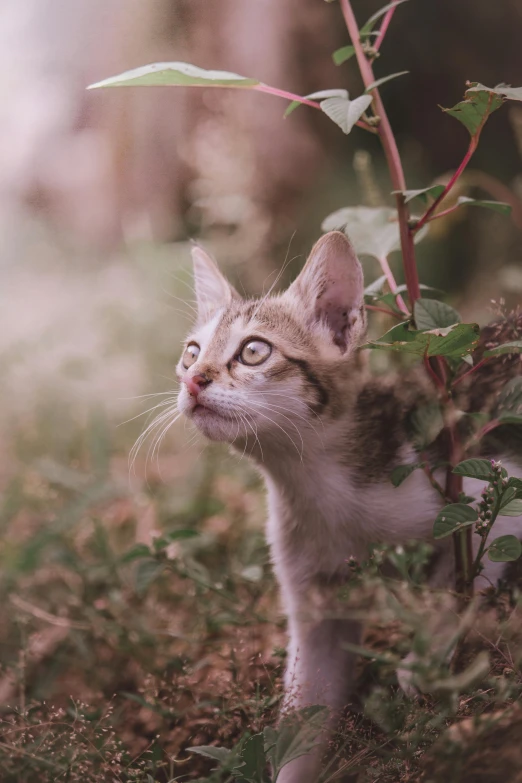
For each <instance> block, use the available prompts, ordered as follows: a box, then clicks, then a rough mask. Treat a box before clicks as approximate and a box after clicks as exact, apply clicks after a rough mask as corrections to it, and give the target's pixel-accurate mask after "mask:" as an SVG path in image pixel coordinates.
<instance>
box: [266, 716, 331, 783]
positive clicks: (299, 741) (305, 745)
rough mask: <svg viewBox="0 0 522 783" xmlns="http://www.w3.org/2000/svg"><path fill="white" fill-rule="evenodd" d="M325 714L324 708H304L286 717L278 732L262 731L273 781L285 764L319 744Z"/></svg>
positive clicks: (268, 729) (273, 730) (267, 729)
mask: <svg viewBox="0 0 522 783" xmlns="http://www.w3.org/2000/svg"><path fill="white" fill-rule="evenodd" d="M328 713H329V711H328V709H327V708H326V707H321V706H317V705H316V706H313V707H305V708H304V709H302V710H299V712H296V713H291V714H290V715H287V716H285V717H284V718H283V720H282V721H281V722H280V724H279V726H278V727H277V729H273V728H272V727H270V726H267V727H266V728H265V730H264V732H263V733H264V738H265V753H266V756H267V758H268V760H269V761H270V763H271V765H272V770H273V774H274V780H275V781H277V776H278V775H279V772H280V771H281V770H282V768H283V767H284V766H286V764H289V763H290V762H291V761H293V760H294V759H297V758H299V757H300V756H304V755H306V754H307V753H309V752H310V751H311V750H312V749H313V748H314V747H315V746H316V745H317V744H318V743H319V742H320V735H321V733H322V732H323V731H324V728H325V725H326V722H327V718H328Z"/></svg>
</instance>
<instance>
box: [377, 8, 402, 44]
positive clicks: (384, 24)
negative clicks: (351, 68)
mask: <svg viewBox="0 0 522 783" xmlns="http://www.w3.org/2000/svg"><path fill="white" fill-rule="evenodd" d="M396 8H397V6H396V5H393V6H392V7H391V8H388V10H387V11H386V16H385V17H384V19H383V20H382V24H381V29H380V30H379V35H378V36H377V40H376V41H375V43H374V45H373V48H374V49H375V51H376V52H378V51H379V49H380V48H381V44H382V42H383V41H384V36H385V35H386V32H387V30H388V27H389V26H390V22H391V19H392V16H393V14H394V13H395V10H396Z"/></svg>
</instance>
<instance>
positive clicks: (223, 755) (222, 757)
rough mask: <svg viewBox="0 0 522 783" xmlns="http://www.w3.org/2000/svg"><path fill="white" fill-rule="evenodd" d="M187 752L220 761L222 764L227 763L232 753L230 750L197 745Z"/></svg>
mask: <svg viewBox="0 0 522 783" xmlns="http://www.w3.org/2000/svg"><path fill="white" fill-rule="evenodd" d="M187 750H188V751H189V753H198V754H199V755H200V756H205V757H206V758H208V759H214V760H215V761H219V762H220V764H222V763H223V762H225V761H227V760H228V757H229V756H230V754H231V752H232V751H230V750H229V749H228V748H218V747H215V746H214V745H196V746H195V747H192V748H187Z"/></svg>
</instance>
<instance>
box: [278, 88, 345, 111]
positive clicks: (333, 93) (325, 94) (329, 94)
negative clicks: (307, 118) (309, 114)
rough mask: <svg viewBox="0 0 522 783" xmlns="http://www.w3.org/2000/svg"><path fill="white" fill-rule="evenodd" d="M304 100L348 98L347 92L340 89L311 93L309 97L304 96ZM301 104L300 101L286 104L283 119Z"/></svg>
mask: <svg viewBox="0 0 522 783" xmlns="http://www.w3.org/2000/svg"><path fill="white" fill-rule="evenodd" d="M303 97H304V98H309V99H311V100H315V99H317V100H319V99H324V98H348V90H343V89H342V88H339V89H334V90H319V91H318V92H311V93H310V94H309V95H304V96H303ZM302 105H303V104H302V103H301V101H292V102H291V103H289V104H288V108H287V110H286V111H285V113H284V117H288V116H289V115H290V114H292V112H293V111H295V110H296V109H297V107H298V106H302Z"/></svg>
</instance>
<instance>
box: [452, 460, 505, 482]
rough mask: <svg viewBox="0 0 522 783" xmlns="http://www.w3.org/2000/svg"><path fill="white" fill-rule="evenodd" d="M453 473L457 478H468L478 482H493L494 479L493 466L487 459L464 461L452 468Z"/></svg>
mask: <svg viewBox="0 0 522 783" xmlns="http://www.w3.org/2000/svg"><path fill="white" fill-rule="evenodd" d="M453 473H456V474H457V476H468V478H474V479H479V480H480V481H493V479H494V478H495V477H496V474H495V472H494V470H493V466H492V464H491V462H490V461H489V460H488V459H465V460H464V461H463V462H459V464H458V465H456V466H455V467H454V468H453Z"/></svg>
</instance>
